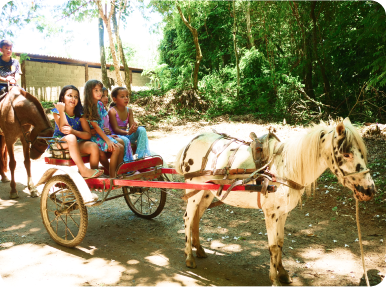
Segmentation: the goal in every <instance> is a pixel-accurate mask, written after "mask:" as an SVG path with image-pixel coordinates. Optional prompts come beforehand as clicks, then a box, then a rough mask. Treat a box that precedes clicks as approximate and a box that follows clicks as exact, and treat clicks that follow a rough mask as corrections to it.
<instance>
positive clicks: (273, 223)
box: [264, 207, 284, 286]
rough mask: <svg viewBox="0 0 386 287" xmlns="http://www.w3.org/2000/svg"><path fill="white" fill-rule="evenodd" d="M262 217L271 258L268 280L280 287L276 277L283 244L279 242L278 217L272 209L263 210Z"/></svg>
mask: <svg viewBox="0 0 386 287" xmlns="http://www.w3.org/2000/svg"><path fill="white" fill-rule="evenodd" d="M264 215H265V224H266V227H267V233H268V246H269V255H270V257H271V262H270V268H269V279H271V281H272V285H273V286H280V285H281V284H280V281H279V278H278V276H277V269H278V266H279V256H280V255H281V249H282V247H283V242H280V241H279V228H278V221H279V218H280V217H279V218H278V213H275V209H274V207H273V208H272V209H264ZM283 233H284V230H283Z"/></svg>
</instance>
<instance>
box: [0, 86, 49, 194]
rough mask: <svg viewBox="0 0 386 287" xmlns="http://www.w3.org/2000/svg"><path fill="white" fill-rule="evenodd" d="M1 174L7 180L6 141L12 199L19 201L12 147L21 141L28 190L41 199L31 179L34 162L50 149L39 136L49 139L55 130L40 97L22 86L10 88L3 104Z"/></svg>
mask: <svg viewBox="0 0 386 287" xmlns="http://www.w3.org/2000/svg"><path fill="white" fill-rule="evenodd" d="M0 128H1V129H2V130H3V135H1V136H0V147H1V150H0V157H1V159H0V175H1V177H2V181H3V182H4V181H6V180H7V177H6V176H5V174H4V170H5V169H6V167H5V165H6V159H5V160H4V149H5V146H4V142H5V145H6V149H8V153H9V169H10V171H11V192H10V198H18V197H19V196H18V193H17V190H16V183H15V168H16V160H15V154H14V151H13V145H14V144H15V142H16V140H17V139H18V138H19V139H20V141H21V143H22V145H23V153H24V166H25V169H26V170H27V175H28V183H27V185H28V189H29V190H30V192H31V196H32V197H36V196H38V194H37V189H36V187H35V186H34V184H33V182H32V178H31V160H30V159H38V158H39V157H40V156H41V155H42V154H43V153H44V151H45V150H46V149H47V143H46V142H45V141H44V140H42V139H38V136H44V137H50V136H52V135H53V129H52V127H51V124H50V122H49V120H48V118H47V115H46V114H45V112H44V110H43V107H42V105H41V104H40V102H39V101H38V99H37V98H35V97H34V96H32V95H31V94H29V93H27V92H25V91H24V90H22V89H20V88H19V87H11V90H10V92H9V93H8V94H7V95H6V96H5V97H4V98H3V99H2V101H1V102H0Z"/></svg>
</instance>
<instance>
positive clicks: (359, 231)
mask: <svg viewBox="0 0 386 287" xmlns="http://www.w3.org/2000/svg"><path fill="white" fill-rule="evenodd" d="M334 138H335V129H334V133H333V134H332V140H331V149H332V158H333V160H334V162H335V164H336V166H337V170H338V171H339V172H338V173H339V175H340V176H341V177H342V178H346V177H348V176H350V175H355V174H362V173H368V172H370V169H365V170H362V171H358V172H352V173H349V174H346V175H345V174H344V171H343V170H342V169H341V168H340V167H339V165H338V163H337V161H336V157H335V152H334ZM337 148H338V149H339V147H337ZM342 184H343V185H344V186H345V183H344V181H343V182H342ZM354 197H355V196H354ZM358 202H359V200H358V198H356V197H355V203H356V208H355V211H356V222H357V229H358V238H359V247H360V250H361V259H362V266H363V272H364V274H365V279H366V284H367V286H370V284H369V278H368V277H367V272H366V265H365V258H364V255H363V245H362V235H361V226H360V223H359V203H358Z"/></svg>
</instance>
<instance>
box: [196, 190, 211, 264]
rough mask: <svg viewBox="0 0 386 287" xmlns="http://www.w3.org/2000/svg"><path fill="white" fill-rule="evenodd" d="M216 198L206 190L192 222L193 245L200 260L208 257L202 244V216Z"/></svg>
mask: <svg viewBox="0 0 386 287" xmlns="http://www.w3.org/2000/svg"><path fill="white" fill-rule="evenodd" d="M213 198H214V194H213V193H212V192H210V191H209V190H206V191H205V192H204V194H203V195H202V197H201V201H200V203H199V205H198V208H197V210H196V214H195V216H194V218H193V222H192V244H193V246H194V247H196V249H197V250H196V256H197V257H198V258H206V257H208V256H207V255H206V253H205V250H204V248H202V246H201V244H200V220H201V217H202V215H203V214H204V212H205V210H206V209H207V208H208V206H209V205H210V204H211V202H212V200H213Z"/></svg>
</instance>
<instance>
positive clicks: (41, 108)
mask: <svg viewBox="0 0 386 287" xmlns="http://www.w3.org/2000/svg"><path fill="white" fill-rule="evenodd" d="M20 94H22V95H23V96H24V97H25V98H26V99H27V100H29V101H30V102H32V103H33V104H34V105H35V106H36V108H37V110H38V111H39V113H40V115H41V116H42V118H43V119H47V115H46V113H45V112H44V110H43V106H42V104H41V103H40V102H39V100H38V99H37V98H36V97H35V96H33V95H31V94H30V93H28V92H26V91H23V90H22V89H20ZM47 121H48V119H47ZM48 122H49V121H48Z"/></svg>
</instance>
